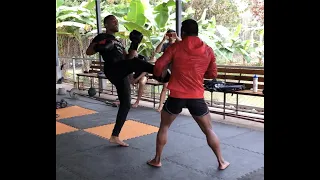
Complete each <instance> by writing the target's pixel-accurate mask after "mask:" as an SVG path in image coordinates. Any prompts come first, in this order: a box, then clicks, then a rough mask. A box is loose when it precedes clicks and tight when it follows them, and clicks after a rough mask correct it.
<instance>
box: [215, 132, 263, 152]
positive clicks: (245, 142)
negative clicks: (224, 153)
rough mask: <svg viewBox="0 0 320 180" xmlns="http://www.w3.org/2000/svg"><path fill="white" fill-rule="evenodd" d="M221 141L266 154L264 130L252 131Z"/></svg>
mask: <svg viewBox="0 0 320 180" xmlns="http://www.w3.org/2000/svg"><path fill="white" fill-rule="evenodd" d="M221 143H225V144H229V145H232V146H235V147H238V148H242V149H247V150H249V151H252V152H257V153H261V154H264V132H262V131H252V132H247V133H244V134H240V135H238V136H235V137H232V138H228V139H222V141H221Z"/></svg>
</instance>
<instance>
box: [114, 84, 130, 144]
mask: <svg viewBox="0 0 320 180" xmlns="http://www.w3.org/2000/svg"><path fill="white" fill-rule="evenodd" d="M114 85H115V86H116V89H117V93H118V97H119V101H120V105H119V110H118V114H117V119H116V124H115V126H114V128H113V132H112V135H111V138H110V142H111V143H116V144H119V145H121V146H129V145H128V144H127V143H125V142H123V141H121V140H120V139H119V134H120V132H121V129H122V127H123V125H124V123H125V121H126V119H127V115H128V113H129V110H130V107H131V87H130V83H129V79H128V78H125V79H123V80H119V81H116V82H115V83H114Z"/></svg>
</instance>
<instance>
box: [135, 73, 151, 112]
mask: <svg viewBox="0 0 320 180" xmlns="http://www.w3.org/2000/svg"><path fill="white" fill-rule="evenodd" d="M146 83H147V77H146V76H143V77H142V78H141V79H139V89H138V97H137V100H136V102H135V103H134V104H133V105H132V107H134V108H135V107H138V105H139V102H140V99H141V97H142V94H143V90H144V87H145V85H146Z"/></svg>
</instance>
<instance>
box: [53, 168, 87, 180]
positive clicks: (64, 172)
mask: <svg viewBox="0 0 320 180" xmlns="http://www.w3.org/2000/svg"><path fill="white" fill-rule="evenodd" d="M66 179H68V180H89V179H86V178H83V177H81V176H79V175H77V174H75V173H73V172H71V171H70V170H69V169H67V168H66V167H63V166H57V167H56V180H66Z"/></svg>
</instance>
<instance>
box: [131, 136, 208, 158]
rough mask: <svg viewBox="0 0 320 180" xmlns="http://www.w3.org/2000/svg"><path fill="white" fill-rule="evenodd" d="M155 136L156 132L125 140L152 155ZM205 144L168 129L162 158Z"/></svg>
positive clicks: (200, 140)
mask: <svg viewBox="0 0 320 180" xmlns="http://www.w3.org/2000/svg"><path fill="white" fill-rule="evenodd" d="M156 137H157V133H153V134H150V135H147V136H142V137H139V138H134V139H129V140H127V141H126V142H127V143H129V144H130V146H132V147H135V148H137V149H141V150H142V151H146V152H150V153H152V157H153V156H154V153H155V149H156V147H155V145H156ZM205 144H207V141H206V140H202V139H199V138H194V137H191V136H187V135H184V134H180V133H177V132H173V131H169V133H168V142H167V144H166V146H165V148H164V149H163V158H166V157H169V156H174V155H177V154H180V153H183V152H187V151H190V150H192V149H194V148H197V147H201V146H203V145H205ZM152 157H150V158H152Z"/></svg>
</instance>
